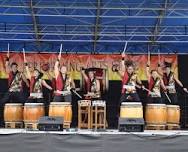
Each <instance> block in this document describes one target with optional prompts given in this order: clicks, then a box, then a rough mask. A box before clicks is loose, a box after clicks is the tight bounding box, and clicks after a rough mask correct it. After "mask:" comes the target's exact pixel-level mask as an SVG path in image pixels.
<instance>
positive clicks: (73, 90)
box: [72, 89, 82, 99]
mask: <svg viewBox="0 0 188 152" xmlns="http://www.w3.org/2000/svg"><path fill="white" fill-rule="evenodd" d="M72 92H74V93H75V94H76V95H77V96H78V97H79V98H80V99H82V96H81V95H79V94H78V93H77V92H76V91H75V90H74V89H72Z"/></svg>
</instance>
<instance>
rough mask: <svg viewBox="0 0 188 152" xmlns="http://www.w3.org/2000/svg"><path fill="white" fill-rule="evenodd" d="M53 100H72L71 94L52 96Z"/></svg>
mask: <svg viewBox="0 0 188 152" xmlns="http://www.w3.org/2000/svg"><path fill="white" fill-rule="evenodd" d="M53 102H72V95H71V94H70V95H66V96H54V99H53Z"/></svg>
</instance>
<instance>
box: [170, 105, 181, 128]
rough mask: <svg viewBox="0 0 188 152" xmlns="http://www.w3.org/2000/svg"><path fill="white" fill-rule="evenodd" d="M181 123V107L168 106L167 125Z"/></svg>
mask: <svg viewBox="0 0 188 152" xmlns="http://www.w3.org/2000/svg"><path fill="white" fill-rule="evenodd" d="M179 123H180V106H178V105H167V124H177V125H179Z"/></svg>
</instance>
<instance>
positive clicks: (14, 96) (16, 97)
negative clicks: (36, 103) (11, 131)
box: [0, 92, 25, 126]
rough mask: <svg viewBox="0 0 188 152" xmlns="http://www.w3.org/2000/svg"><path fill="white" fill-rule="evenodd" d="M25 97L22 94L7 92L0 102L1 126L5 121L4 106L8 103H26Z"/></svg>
mask: <svg viewBox="0 0 188 152" xmlns="http://www.w3.org/2000/svg"><path fill="white" fill-rule="evenodd" d="M24 102H25V97H24V95H23V93H22V92H7V93H5V95H4V97H3V98H2V99H1V100H0V126H3V121H4V105H5V104H6V103H24Z"/></svg>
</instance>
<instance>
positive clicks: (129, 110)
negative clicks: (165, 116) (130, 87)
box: [120, 102, 143, 118]
mask: <svg viewBox="0 0 188 152" xmlns="http://www.w3.org/2000/svg"><path fill="white" fill-rule="evenodd" d="M120 117H121V118H143V107H142V103H141V102H122V104H121V109H120Z"/></svg>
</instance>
